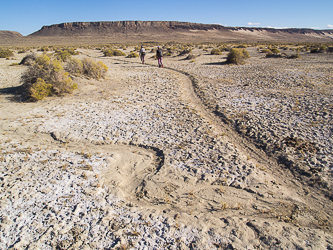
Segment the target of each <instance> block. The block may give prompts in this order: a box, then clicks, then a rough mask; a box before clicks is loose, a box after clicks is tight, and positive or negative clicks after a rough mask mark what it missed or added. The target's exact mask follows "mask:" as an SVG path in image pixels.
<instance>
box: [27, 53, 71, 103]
mask: <svg viewBox="0 0 333 250" xmlns="http://www.w3.org/2000/svg"><path fill="white" fill-rule="evenodd" d="M21 80H22V82H23V85H22V90H21V91H22V92H21V93H22V95H23V96H25V97H26V98H28V99H29V100H31V101H37V100H41V99H43V98H44V97H46V96H49V95H51V94H55V95H61V94H63V93H72V92H73V90H75V89H76V88H77V84H76V83H73V82H72V79H71V78H70V77H69V76H68V72H66V71H65V70H64V69H63V66H62V64H61V62H60V61H58V60H52V59H51V58H50V57H48V56H47V55H42V56H40V57H37V58H36V60H35V62H34V64H33V65H31V66H30V67H29V69H28V70H27V71H26V72H25V73H24V74H23V75H22V78H21Z"/></svg>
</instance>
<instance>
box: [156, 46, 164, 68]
mask: <svg viewBox="0 0 333 250" xmlns="http://www.w3.org/2000/svg"><path fill="white" fill-rule="evenodd" d="M156 57H157V61H158V67H159V68H161V67H162V68H163V63H162V58H163V52H162V49H161V48H160V46H157V51H156Z"/></svg>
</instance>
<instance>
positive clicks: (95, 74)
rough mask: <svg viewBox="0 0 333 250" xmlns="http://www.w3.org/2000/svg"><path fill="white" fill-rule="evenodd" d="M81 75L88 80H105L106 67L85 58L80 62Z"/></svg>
mask: <svg viewBox="0 0 333 250" xmlns="http://www.w3.org/2000/svg"><path fill="white" fill-rule="evenodd" d="M82 64H83V74H84V75H86V76H87V77H89V78H94V79H97V80H99V79H101V78H105V75H106V72H107V71H108V67H107V66H106V65H105V64H104V63H102V62H94V61H93V60H91V59H88V58H85V59H83V60H82Z"/></svg>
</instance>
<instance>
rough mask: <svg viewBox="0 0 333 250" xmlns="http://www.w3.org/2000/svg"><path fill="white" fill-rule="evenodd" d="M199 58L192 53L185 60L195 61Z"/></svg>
mask: <svg viewBox="0 0 333 250" xmlns="http://www.w3.org/2000/svg"><path fill="white" fill-rule="evenodd" d="M197 57H198V56H196V55H193V54H192V53H190V54H189V55H188V56H187V57H186V58H185V60H194V59H195V58H197Z"/></svg>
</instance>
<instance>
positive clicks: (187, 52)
mask: <svg viewBox="0 0 333 250" xmlns="http://www.w3.org/2000/svg"><path fill="white" fill-rule="evenodd" d="M191 51H192V49H184V50H183V51H181V52H180V53H179V54H178V56H184V55H187V54H189V53H190V52H191Z"/></svg>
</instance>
